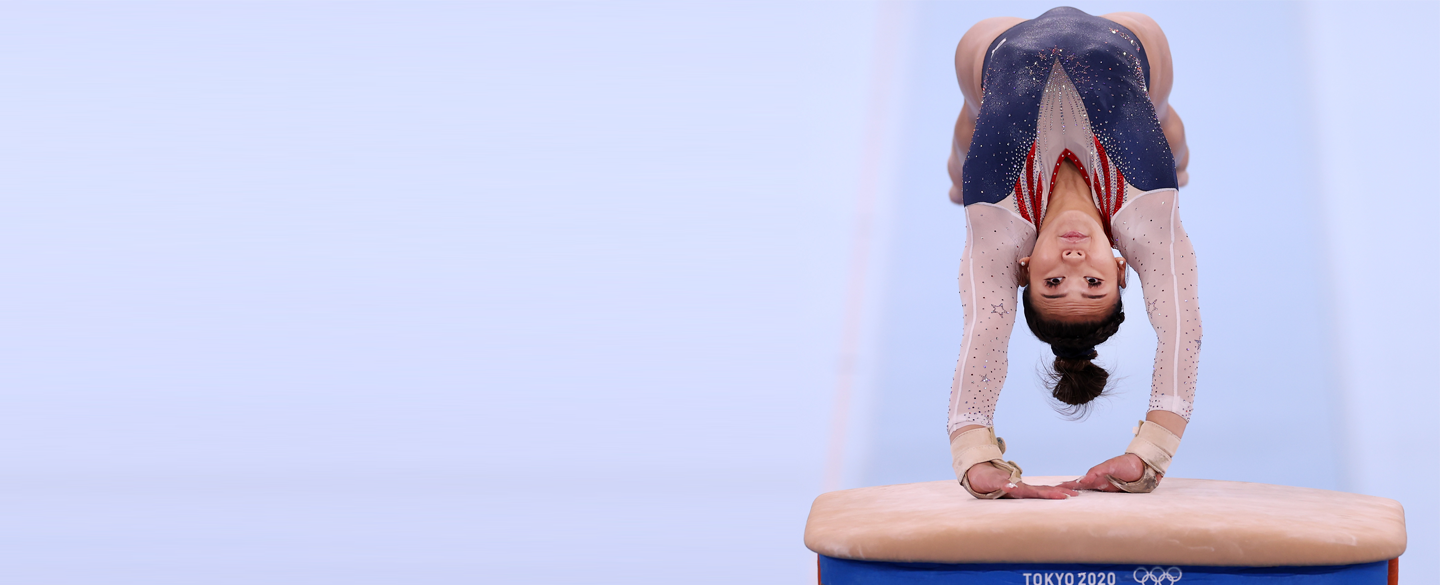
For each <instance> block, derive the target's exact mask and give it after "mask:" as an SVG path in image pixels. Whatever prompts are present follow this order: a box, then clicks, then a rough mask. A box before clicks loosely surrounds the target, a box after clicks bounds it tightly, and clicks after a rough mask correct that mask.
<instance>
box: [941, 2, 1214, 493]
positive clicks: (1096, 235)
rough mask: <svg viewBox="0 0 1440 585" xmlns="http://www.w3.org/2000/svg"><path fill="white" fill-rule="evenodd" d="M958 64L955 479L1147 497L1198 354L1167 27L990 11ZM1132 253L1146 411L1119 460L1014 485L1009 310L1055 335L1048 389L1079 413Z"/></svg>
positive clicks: (1170, 448)
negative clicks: (999, 432)
mask: <svg viewBox="0 0 1440 585" xmlns="http://www.w3.org/2000/svg"><path fill="white" fill-rule="evenodd" d="M955 73H956V76H957V77H958V79H959V82H960V89H961V92H962V93H963V94H964V96H965V105H964V108H963V109H962V110H961V112H960V119H959V120H958V121H957V122H956V123H955V142H954V145H953V150H952V152H951V156H950V162H949V171H950V177H951V180H952V181H953V187H951V190H950V198H951V200H953V201H954V202H955V203H960V204H963V205H964V206H965V217H966V224H967V231H966V241H965V252H964V255H963V256H962V257H961V260H960V295H961V303H962V305H963V306H964V313H965V334H964V344H963V346H962V348H961V352H960V358H959V363H958V364H957V365H956V368H955V379H954V383H953V385H952V386H951V392H950V416H949V431H950V450H951V454H952V457H953V461H954V467H955V473H956V477H957V478H958V479H959V480H960V484H961V485H962V486H964V487H965V489H966V490H967V491H969V492H970V493H971V494H972V495H974V496H975V497H977V498H987V499H988V498H999V497H1011V498H1052V499H1058V498H1066V497H1069V496H1073V495H1077V494H1078V492H1077V491H1075V490H1081V489H1088V490H1105V491H1126V492H1149V491H1151V490H1153V489H1154V488H1155V486H1156V485H1157V484H1158V483H1159V481H1160V479H1161V478H1162V477H1163V476H1164V474H1165V470H1166V468H1167V467H1168V465H1169V462H1170V458H1171V457H1173V456H1174V455H1175V451H1176V449H1177V448H1178V447H1179V444H1180V437H1181V436H1182V435H1183V434H1184V432H1185V425H1186V423H1187V422H1188V421H1189V418H1190V407H1191V403H1192V402H1193V401H1194V398H1195V374H1196V366H1197V363H1198V359H1199V354H1200V311H1199V306H1198V298H1197V291H1196V281H1197V274H1196V268H1195V253H1194V249H1193V248H1192V247H1191V245H1190V239H1189V237H1187V236H1186V235H1185V230H1184V228H1182V227H1181V225H1180V216H1179V212H1178V210H1177V204H1178V198H1177V196H1178V189H1179V187H1180V186H1181V185H1184V184H1185V183H1186V179H1187V175H1186V172H1185V169H1186V163H1187V161H1188V158H1189V152H1188V150H1187V148H1186V146H1185V132H1184V127H1183V126H1182V125H1181V122H1180V117H1179V116H1177V115H1176V114H1175V109H1174V108H1172V107H1171V106H1170V104H1169V102H1168V98H1169V94H1170V85H1171V80H1172V76H1173V71H1172V70H1171V62H1170V48H1169V45H1168V44H1167V42H1166V39H1165V35H1164V33H1163V32H1161V31H1160V27H1159V26H1158V25H1156V24H1155V21H1154V20H1152V19H1150V17H1148V16H1145V15H1143V14H1137V13H1131V12H1121V13H1114V14H1106V15H1104V16H1103V17H1097V16H1091V15H1089V14H1086V13H1084V12H1081V11H1079V10H1076V9H1074V8H1055V9H1053V10H1050V11H1049V12H1046V13H1045V14H1042V15H1040V17H1039V18H1036V19H1034V20H1023V19H1019V18H991V19H988V20H984V21H981V22H980V23H979V24H976V25H975V26H974V27H972V28H971V29H970V30H969V32H966V33H965V36H964V37H963V38H962V39H961V40H960V45H959V47H958V48H957V49H956V51H955ZM1112 247H1113V248H1114V249H1116V250H1119V252H1120V257H1115V256H1114V255H1113V254H1112V253H1111V248H1112ZM1127 264H1128V265H1129V267H1130V268H1132V269H1134V270H1135V273H1136V274H1137V275H1139V277H1140V284H1141V286H1142V287H1143V290H1144V293H1145V312H1146V314H1147V315H1148V316H1149V318H1150V324H1151V325H1152V326H1153V327H1154V328H1155V333H1156V335H1157V336H1158V337H1159V344H1158V346H1157V349H1156V354H1155V368H1154V375H1153V377H1152V380H1151V393H1150V408H1149V412H1148V413H1147V414H1146V416H1145V420H1144V421H1141V424H1140V426H1139V427H1138V429H1137V430H1136V436H1135V439H1134V440H1133V441H1132V442H1131V443H1130V446H1129V448H1127V449H1126V450H1125V453H1124V454H1122V455H1120V456H1119V457H1115V458H1113V459H1110V460H1108V461H1105V462H1103V463H1100V464H1099V465H1096V466H1095V467H1093V468H1091V469H1090V470H1089V472H1088V473H1086V475H1085V476H1084V477H1082V478H1080V479H1077V480H1073V481H1069V482H1065V483H1062V484H1060V485H1058V486H1032V485H1027V484H1025V483H1024V482H1023V481H1021V477H1020V468H1019V466H1017V465H1015V464H1014V463H1013V462H1007V461H1005V460H1004V459H1002V458H1001V457H1002V454H1003V452H1004V448H1005V447H1004V442H1003V441H1001V440H998V439H997V438H996V437H995V431H994V428H993V425H992V417H993V414H994V412H995V402H996V399H997V398H998V396H999V393H1000V388H1001V387H1002V386H1003V385H1004V383H1005V374H1006V368H1007V367H1008V361H1007V358H1006V349H1007V346H1008V345H1009V341H1010V331H1011V329H1012V328H1013V327H1014V324H1015V314H1016V313H1017V312H1020V311H1023V312H1024V313H1025V321H1026V323H1027V324H1028V325H1029V327H1030V331H1031V332H1032V333H1034V334H1035V336H1036V337H1038V338H1040V340H1041V341H1044V342H1046V343H1049V344H1050V348H1051V351H1052V352H1053V353H1054V354H1055V362H1054V369H1053V376H1052V379H1051V385H1052V391H1053V394H1054V397H1055V399H1056V400H1058V401H1060V402H1062V403H1064V404H1065V405H1068V407H1067V408H1068V409H1069V410H1070V411H1071V412H1072V413H1073V412H1078V411H1079V410H1081V409H1083V408H1084V407H1085V405H1086V404H1087V403H1089V402H1090V401H1092V400H1094V399H1095V398H1096V397H1097V396H1099V395H1100V394H1101V393H1102V392H1103V391H1104V389H1105V383H1106V381H1107V379H1108V376H1109V375H1108V374H1107V373H1106V371H1105V370H1104V369H1102V368H1100V367H1099V366H1097V365H1095V364H1094V363H1092V362H1091V360H1093V359H1095V357H1096V356H1097V352H1096V351H1095V346H1096V345H1099V344H1100V343H1102V342H1104V341H1105V340H1106V339H1108V338H1109V337H1110V336H1111V335H1113V334H1114V333H1115V332H1116V331H1117V330H1118V329H1119V327H1120V323H1121V322H1123V321H1124V320H1125V309H1124V307H1123V306H1122V305H1121V302H1120V289H1122V288H1124V287H1125V285H1126V282H1125V274H1126V265H1127ZM1017 289H1018V290H1019V302H1018V303H1017V298H1016V297H1017V295H1016V293H1017ZM1017 304H1018V305H1019V306H1017Z"/></svg>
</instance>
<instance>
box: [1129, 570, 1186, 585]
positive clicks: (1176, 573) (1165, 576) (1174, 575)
mask: <svg viewBox="0 0 1440 585" xmlns="http://www.w3.org/2000/svg"><path fill="white" fill-rule="evenodd" d="M1183 575H1184V574H1183V573H1181V572H1180V567H1170V568H1168V569H1164V568H1161V567H1150V568H1149V569H1146V568H1145V567H1135V572H1134V573H1133V574H1132V575H1131V576H1132V577H1134V578H1135V582H1136V583H1141V584H1145V583H1154V584H1155V585H1169V584H1171V583H1179V582H1180V577H1182V576H1183Z"/></svg>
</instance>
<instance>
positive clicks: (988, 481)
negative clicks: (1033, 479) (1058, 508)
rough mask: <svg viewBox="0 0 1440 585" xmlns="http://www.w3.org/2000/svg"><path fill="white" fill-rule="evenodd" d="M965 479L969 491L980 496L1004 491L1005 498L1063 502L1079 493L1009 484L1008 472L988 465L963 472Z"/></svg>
mask: <svg viewBox="0 0 1440 585" xmlns="http://www.w3.org/2000/svg"><path fill="white" fill-rule="evenodd" d="M965 478H966V479H968V480H970V489H973V490H975V491H977V492H979V493H982V494H987V493H990V492H993V491H995V490H1005V497H1007V498H1040V499H1046V500H1063V499H1065V498H1068V497H1070V496H1078V495H1080V492H1077V491H1075V490H1073V489H1070V488H1067V487H1063V486H1053V485H1030V484H1028V483H1025V482H1023V481H1020V482H1016V483H1010V472H1008V471H1002V470H1000V469H998V468H996V467H995V466H993V465H990V464H989V463H978V464H976V465H974V466H972V467H970V470H969V471H967V472H965Z"/></svg>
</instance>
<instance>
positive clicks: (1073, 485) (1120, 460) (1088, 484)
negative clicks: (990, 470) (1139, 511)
mask: <svg viewBox="0 0 1440 585" xmlns="http://www.w3.org/2000/svg"><path fill="white" fill-rule="evenodd" d="M976 467H979V466H978V465H977V466H976ZM1144 474H1145V463H1144V462H1142V461H1140V457H1139V456H1138V455H1135V454H1133V453H1126V454H1124V455H1121V456H1119V457H1115V458H1112V459H1109V460H1107V461H1105V462H1104V463H1101V464H1099V465H1096V466H1095V467H1091V468H1090V471H1089V472H1087V473H1086V474H1085V477H1082V478H1080V479H1072V480H1070V481H1067V482H1064V483H1061V484H1060V485H1059V486H1057V487H1063V488H1066V489H1072V490H1098V491H1102V492H1118V491H1120V488H1117V487H1115V486H1114V484H1111V483H1110V481H1109V480H1108V479H1105V476H1107V475H1108V476H1111V477H1114V478H1115V479H1118V480H1120V481H1123V482H1132V481H1136V480H1138V479H1140V476H1141V475H1144ZM970 481H971V483H972V484H973V483H974V481H975V480H974V478H971V480H970Z"/></svg>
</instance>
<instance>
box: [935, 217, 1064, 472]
mask: <svg viewBox="0 0 1440 585" xmlns="http://www.w3.org/2000/svg"><path fill="white" fill-rule="evenodd" d="M965 220H966V231H965V251H964V253H963V254H962V255H961V257H960V304H961V306H962V307H963V309H964V315H965V321H964V325H965V328H964V336H963V341H962V344H961V349H960V358H959V360H958V361H957V363H956V364H955V378H954V379H953V380H952V382H951V386H950V410H949V424H948V426H947V428H948V429H949V431H950V439H951V442H952V444H953V443H954V440H955V437H957V436H959V435H960V434H961V433H964V432H966V431H970V430H973V429H981V428H985V427H990V426H992V421H993V418H994V415H995V402H996V400H997V399H998V398H999V397H1000V389H1001V388H1002V387H1004V385H1005V375H1006V370H1007V368H1008V366H1009V360H1008V358H1007V352H1008V349H1009V346H1010V332H1011V330H1013V329H1014V327H1015V313H1016V311H1017V309H1016V299H1017V295H1016V291H1017V290H1018V289H1019V285H1018V276H1017V274H1018V272H1019V262H1020V258H1022V257H1024V256H1028V255H1029V254H1030V251H1031V249H1032V248H1034V246H1035V228H1033V227H1031V225H1030V223H1029V222H1027V221H1025V220H1024V219H1021V218H1020V216H1019V215H1017V214H1015V212H1013V211H1010V210H1008V209H1005V208H1003V207H999V206H996V205H989V204H985V203H977V204H974V205H967V206H966V207H965ZM957 473H964V474H965V477H968V480H969V483H970V486H971V488H973V489H974V490H976V491H977V492H981V493H989V492H993V491H995V490H1001V489H1003V490H1004V491H1005V493H1006V495H1008V496H1009V497H1013V498H1052V499H1055V498H1064V497H1066V496H1071V495H1075V492H1074V491H1071V490H1069V489H1063V488H1056V487H1053V486H1032V485H1028V484H1025V483H1024V482H1017V483H1015V484H1011V483H1010V473H1009V472H1007V471H1002V470H1001V469H999V468H996V467H994V466H992V465H990V464H986V463H980V464H975V465H973V466H970V467H969V468H968V469H965V470H959V469H957ZM957 479H958V478H957Z"/></svg>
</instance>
